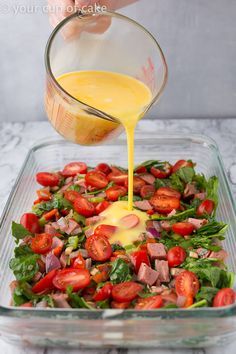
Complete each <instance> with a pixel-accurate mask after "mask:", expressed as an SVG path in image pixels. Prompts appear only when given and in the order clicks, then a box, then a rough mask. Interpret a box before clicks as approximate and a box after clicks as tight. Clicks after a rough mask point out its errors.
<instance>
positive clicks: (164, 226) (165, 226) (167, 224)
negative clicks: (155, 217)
mask: <svg viewBox="0 0 236 354" xmlns="http://www.w3.org/2000/svg"><path fill="white" fill-rule="evenodd" d="M160 224H161V228H162V229H163V230H165V231H167V232H168V231H171V224H170V222H169V221H166V220H162V221H161V222H160Z"/></svg>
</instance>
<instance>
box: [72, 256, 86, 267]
mask: <svg viewBox="0 0 236 354" xmlns="http://www.w3.org/2000/svg"><path fill="white" fill-rule="evenodd" d="M71 267H72V268H76V269H85V268H86V266H85V260H84V258H83V256H82V255H81V254H78V256H77V257H76V258H73V259H72V265H71Z"/></svg>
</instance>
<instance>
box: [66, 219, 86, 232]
mask: <svg viewBox="0 0 236 354" xmlns="http://www.w3.org/2000/svg"><path fill="white" fill-rule="evenodd" d="M81 231H82V229H81V227H80V226H79V224H78V223H77V222H76V221H75V220H73V219H69V220H68V227H67V229H66V231H65V233H66V234H67V235H76V234H78V233H80V232H81Z"/></svg>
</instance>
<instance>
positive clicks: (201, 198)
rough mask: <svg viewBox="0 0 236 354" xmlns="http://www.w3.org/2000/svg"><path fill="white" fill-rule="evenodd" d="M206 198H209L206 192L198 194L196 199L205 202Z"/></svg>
mask: <svg viewBox="0 0 236 354" xmlns="http://www.w3.org/2000/svg"><path fill="white" fill-rule="evenodd" d="M206 196H207V194H206V193H205V192H204V193H196V194H195V196H194V198H197V199H200V200H204V199H206Z"/></svg>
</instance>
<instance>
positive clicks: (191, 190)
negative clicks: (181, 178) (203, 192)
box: [184, 183, 198, 198]
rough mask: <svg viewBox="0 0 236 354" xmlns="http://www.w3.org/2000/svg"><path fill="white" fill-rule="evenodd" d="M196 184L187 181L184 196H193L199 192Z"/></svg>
mask: <svg viewBox="0 0 236 354" xmlns="http://www.w3.org/2000/svg"><path fill="white" fill-rule="evenodd" d="M197 192H198V191H197V189H196V186H195V185H194V184H193V183H187V184H186V187H185V189H184V198H191V197H193V196H194V195H195V194H196V193H197Z"/></svg>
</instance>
